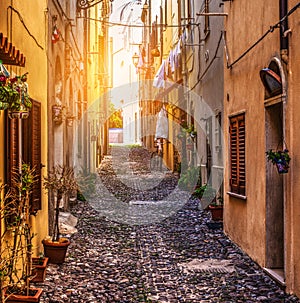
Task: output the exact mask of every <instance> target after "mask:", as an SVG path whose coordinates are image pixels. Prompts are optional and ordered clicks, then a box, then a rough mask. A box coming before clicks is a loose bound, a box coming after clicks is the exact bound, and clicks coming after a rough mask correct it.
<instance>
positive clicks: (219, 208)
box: [208, 205, 223, 221]
mask: <svg viewBox="0 0 300 303" xmlns="http://www.w3.org/2000/svg"><path fill="white" fill-rule="evenodd" d="M208 209H209V211H210V212H211V218H212V220H214V221H221V220H223V205H209V206H208Z"/></svg>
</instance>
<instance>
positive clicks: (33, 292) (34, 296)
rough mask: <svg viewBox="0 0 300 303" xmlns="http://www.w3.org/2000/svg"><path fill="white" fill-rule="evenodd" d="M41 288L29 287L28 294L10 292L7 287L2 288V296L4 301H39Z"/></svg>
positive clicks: (7, 302)
mask: <svg viewBox="0 0 300 303" xmlns="http://www.w3.org/2000/svg"><path fill="white" fill-rule="evenodd" d="M42 292H43V290H42V289H41V288H30V295H29V296H26V295H22V294H10V293H9V292H8V290H7V288H4V296H5V302H6V303H27V302H40V297H41V295H42Z"/></svg>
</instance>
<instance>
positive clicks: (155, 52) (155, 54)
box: [151, 47, 160, 57]
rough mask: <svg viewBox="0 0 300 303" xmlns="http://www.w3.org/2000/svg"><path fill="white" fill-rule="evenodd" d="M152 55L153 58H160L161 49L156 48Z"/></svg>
mask: <svg viewBox="0 0 300 303" xmlns="http://www.w3.org/2000/svg"><path fill="white" fill-rule="evenodd" d="M151 55H152V56H153V57H159V56H160V51H159V49H158V48H157V47H156V48H154V49H152V50H151Z"/></svg>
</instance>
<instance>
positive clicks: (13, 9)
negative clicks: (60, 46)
mask: <svg viewBox="0 0 300 303" xmlns="http://www.w3.org/2000/svg"><path fill="white" fill-rule="evenodd" d="M7 9H11V10H12V11H13V12H14V13H16V14H17V15H18V17H19V19H20V22H21V23H22V25H23V26H24V28H25V30H26V31H27V33H28V34H29V36H30V37H31V38H32V39H33V40H34V42H35V43H36V45H37V46H38V47H39V48H40V49H42V50H44V48H43V47H42V46H41V45H40V44H39V43H38V41H37V39H36V38H35V37H34V36H33V35H32V34H31V32H30V31H29V29H28V27H27V26H26V24H25V22H24V20H23V18H22V16H21V14H20V13H19V11H17V10H16V9H15V8H13V7H12V6H11V5H10V6H8V8H7Z"/></svg>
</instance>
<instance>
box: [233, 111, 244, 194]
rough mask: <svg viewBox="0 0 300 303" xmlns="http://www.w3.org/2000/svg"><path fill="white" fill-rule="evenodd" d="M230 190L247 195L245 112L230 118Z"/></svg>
mask: <svg viewBox="0 0 300 303" xmlns="http://www.w3.org/2000/svg"><path fill="white" fill-rule="evenodd" d="M229 133H230V134H229V135H230V164H231V166H230V191H231V192H232V193H235V194H238V195H243V196H245V193H246V166H245V152H246V148H245V114H241V115H237V116H234V117H231V118H230V127H229Z"/></svg>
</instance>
